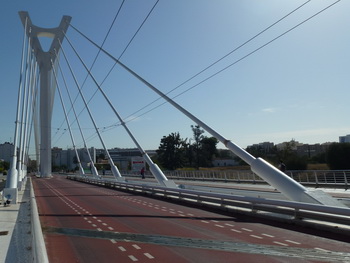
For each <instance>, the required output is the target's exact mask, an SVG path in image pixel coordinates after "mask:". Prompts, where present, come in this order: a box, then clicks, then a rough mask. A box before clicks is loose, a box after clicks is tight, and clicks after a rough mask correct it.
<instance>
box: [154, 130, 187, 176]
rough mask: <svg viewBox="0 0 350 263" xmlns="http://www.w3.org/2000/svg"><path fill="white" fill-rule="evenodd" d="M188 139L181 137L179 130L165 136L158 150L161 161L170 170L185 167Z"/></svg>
mask: <svg viewBox="0 0 350 263" xmlns="http://www.w3.org/2000/svg"><path fill="white" fill-rule="evenodd" d="M185 145H186V141H184V140H183V139H181V137H180V134H179V133H178V132H176V133H171V134H170V135H168V136H163V138H162V139H161V141H160V145H159V148H158V150H157V159H158V161H159V163H160V164H161V165H162V166H163V167H164V168H165V169H168V170H175V169H177V168H180V167H183V165H184V163H185V153H186V151H185Z"/></svg>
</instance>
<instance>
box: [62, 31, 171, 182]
mask: <svg viewBox="0 0 350 263" xmlns="http://www.w3.org/2000/svg"><path fill="white" fill-rule="evenodd" d="M66 39H67V41H68V43H69V45H70V46H71V48H72V49H73V51H74V53H75V55H76V56H77V57H78V58H79V60H80V62H81V63H82V65H83V66H84V68H85V70H87V71H88V73H89V75H90V77H91V79H92V80H93V81H94V83H95V85H96V86H97V88H98V90H99V91H100V92H101V94H102V95H103V97H104V98H105V100H106V101H107V103H108V105H109V106H110V108H111V109H112V111H113V112H114V114H115V115H116V116H117V118H118V119H119V121H120V122H121V125H122V126H123V127H124V129H125V130H126V132H127V133H128V135H129V136H130V138H131V139H132V141H133V142H134V143H135V145H136V146H137V148H138V149H139V150H140V152H141V154H142V157H143V158H144V159H145V161H146V162H147V164H148V165H149V166H150V169H151V171H152V174H153V175H154V176H155V177H156V179H157V180H158V182H159V183H160V184H162V185H163V186H166V184H165V181H168V179H167V178H166V176H165V175H164V174H163V172H162V171H161V170H160V169H159V167H158V166H157V165H156V164H155V163H154V162H153V161H152V160H151V158H150V157H149V156H148V154H147V153H146V152H145V151H144V149H143V148H142V147H141V145H140V144H139V142H138V141H137V140H136V138H135V137H134V135H133V134H132V132H131V131H130V130H129V128H128V127H127V126H126V124H125V122H124V121H123V119H122V118H121V116H120V115H119V113H118V111H117V110H116V108H115V107H114V106H113V104H112V102H111V101H110V99H109V98H108V96H107V95H106V93H105V92H104V91H103V89H102V88H101V86H100V85H99V84H98V82H97V80H96V79H95V77H94V76H93V75H92V74H91V71H89V68H88V67H87V66H86V64H85V63H84V61H83V60H82V58H81V57H80V55H79V54H78V52H77V51H76V49H75V48H74V46H73V45H72V43H71V41H70V40H69V38H68V37H67V36H66ZM86 106H87V105H86Z"/></svg>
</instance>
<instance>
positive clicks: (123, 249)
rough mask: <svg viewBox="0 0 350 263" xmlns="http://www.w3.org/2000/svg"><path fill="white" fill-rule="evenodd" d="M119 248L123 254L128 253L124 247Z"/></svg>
mask: <svg viewBox="0 0 350 263" xmlns="http://www.w3.org/2000/svg"><path fill="white" fill-rule="evenodd" d="M118 248H119V250H120V251H123V252H125V251H126V249H125V248H124V247H122V246H119V247H118Z"/></svg>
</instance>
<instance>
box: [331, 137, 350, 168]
mask: <svg viewBox="0 0 350 263" xmlns="http://www.w3.org/2000/svg"><path fill="white" fill-rule="evenodd" d="M326 160H327V164H328V166H329V168H330V169H332V170H345V169H350V143H332V144H331V145H330V146H329V148H328V150H327V152H326Z"/></svg>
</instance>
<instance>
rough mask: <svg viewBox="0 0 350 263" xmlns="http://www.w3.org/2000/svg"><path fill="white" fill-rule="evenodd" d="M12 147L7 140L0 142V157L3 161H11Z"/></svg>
mask: <svg viewBox="0 0 350 263" xmlns="http://www.w3.org/2000/svg"><path fill="white" fill-rule="evenodd" d="M14 147H15V146H14V145H13V144H12V143H9V142H5V143H3V144H0V159H2V160H4V161H5V162H11V158H12V155H13V150H14Z"/></svg>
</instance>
